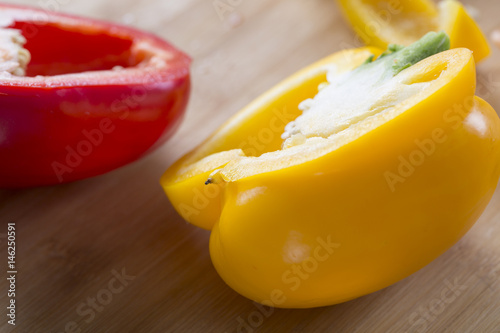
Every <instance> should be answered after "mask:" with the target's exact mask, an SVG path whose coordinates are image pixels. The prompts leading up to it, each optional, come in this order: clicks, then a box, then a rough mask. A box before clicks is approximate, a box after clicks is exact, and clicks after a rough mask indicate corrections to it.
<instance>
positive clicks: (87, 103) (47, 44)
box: [0, 5, 191, 188]
mask: <svg viewBox="0 0 500 333" xmlns="http://www.w3.org/2000/svg"><path fill="white" fill-rule="evenodd" d="M0 18H1V19H2V21H4V20H5V19H8V20H9V21H8V22H9V23H10V25H9V26H8V27H9V28H14V29H19V30H20V31H21V32H22V34H23V36H24V37H25V38H26V39H27V43H26V45H25V48H26V49H28V50H29V51H30V53H31V57H32V60H31V62H30V63H29V64H28V68H27V72H26V76H24V77H16V76H1V77H0V187H2V188H19V187H30V186H40V185H51V184H58V183H65V182H70V181H75V180H79V179H83V178H87V177H91V176H95V175H99V174H102V173H105V172H108V171H111V170H113V169H115V168H117V167H120V166H122V165H125V164H127V163H130V162H132V161H134V160H136V159H138V158H140V157H141V156H143V155H144V154H145V153H147V152H149V151H151V150H152V149H154V148H156V147H157V146H159V145H160V144H162V143H163V142H164V141H165V140H166V139H167V138H168V137H170V136H171V135H172V134H173V133H174V131H175V130H176V129H177V127H178V126H179V124H180V121H181V120H182V116H183V114H184V111H185V108H186V105H187V102H188V98H189V92H190V75H189V66H190V62H191V60H190V58H189V57H188V56H187V55H185V54H184V53H182V52H181V51H179V50H177V49H176V48H174V47H173V46H172V45H170V44H169V43H167V42H165V41H163V40H162V39H160V38H158V37H156V36H154V35H152V34H149V33H145V32H142V31H139V30H136V29H132V28H129V27H124V26H120V25H115V24H111V23H106V22H101V21H97V20H92V19H87V18H80V17H75V16H71V15H66V14H59V13H53V12H50V13H49V12H46V11H42V10H38V9H33V8H28V7H20V6H12V5H0Z"/></svg>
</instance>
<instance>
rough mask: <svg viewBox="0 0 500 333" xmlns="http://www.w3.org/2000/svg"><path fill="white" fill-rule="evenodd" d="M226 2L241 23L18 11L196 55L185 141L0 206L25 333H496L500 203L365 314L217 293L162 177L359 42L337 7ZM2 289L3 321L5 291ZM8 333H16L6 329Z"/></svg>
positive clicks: (143, 11) (490, 21) (196, 11)
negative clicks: (299, 74) (109, 25)
mask: <svg viewBox="0 0 500 333" xmlns="http://www.w3.org/2000/svg"><path fill="white" fill-rule="evenodd" d="M222 1H223V3H225V4H229V5H228V6H230V7H231V8H227V9H230V11H228V12H225V13H223V17H222V18H221V17H220V16H219V13H218V11H217V9H216V7H214V1H213V0H183V1H178V0H175V1H174V0H163V1H162V0H143V1H133V0H122V1H101V0H51V1H49V0H21V1H19V0H16V3H23V4H29V5H36V6H42V7H45V8H55V9H57V10H60V11H65V12H70V13H75V14H80V15H87V16H92V17H96V18H102V19H108V20H112V21H116V22H122V23H127V24H130V25H133V26H136V27H139V28H142V29H146V30H149V31H152V32H154V33H156V34H158V35H160V36H162V37H165V38H167V39H168V40H170V41H172V42H173V43H174V44H176V45H177V46H178V47H180V48H182V49H183V50H185V51H186V52H188V53H189V54H191V55H192V56H193V58H194V63H193V67H192V72H193V83H194V89H193V93H192V99H191V102H190V106H189V109H188V113H187V117H186V119H185V121H184V124H183V126H182V128H181V129H180V131H179V132H178V133H177V134H176V135H175V137H174V138H173V139H172V140H170V141H169V142H168V143H167V144H166V145H164V146H163V147H162V148H161V149H159V150H158V151H156V152H155V153H153V154H152V155H150V156H148V157H146V158H144V159H143V160H141V161H139V162H136V163H134V164H132V165H129V166H127V167H124V168H121V169H119V170H117V171H114V172H112V173H109V174H107V175H104V176H100V177H96V178H93V179H88V180H85V181H80V182H77V183H73V184H68V185H63V186H54V187H47V188H38V189H31V190H22V191H0V221H1V226H0V228H1V230H0V233H1V235H0V236H2V238H0V241H1V243H0V247H1V253H2V255H3V257H2V258H1V259H0V260H1V261H2V267H3V268H4V271H6V269H5V268H6V261H7V258H6V257H7V255H6V244H7V241H6V239H5V237H6V232H7V224H8V223H9V222H15V223H16V228H17V258H16V259H17V264H18V267H17V271H18V273H17V285H16V291H17V293H16V300H17V303H16V304H17V325H16V327H15V328H16V330H15V331H16V332H66V331H67V332H79V331H81V332H238V331H240V332H290V331H292V332H405V331H408V332H500V282H499V280H500V223H498V222H499V220H500V190H499V191H497V193H496V195H495V197H494V198H493V200H492V202H491V204H490V205H489V207H488V209H487V210H486V211H485V213H484V214H483V216H482V217H481V219H480V220H479V221H478V223H477V224H476V225H475V226H474V228H473V229H472V230H471V231H470V232H469V233H468V234H467V235H466V236H465V237H464V238H463V239H462V240H461V241H460V242H459V243H458V244H457V245H455V246H454V247H453V248H452V249H451V250H449V251H448V252H447V253H445V254H444V255H442V256H441V257H440V258H438V259H437V260H435V261H434V262H433V263H431V264H430V265H428V266H427V267H425V268H424V269H422V270H421V271H419V272H417V273H416V274H414V275H412V276H411V277H409V278H407V279H405V280H403V281H401V282H399V283H397V284H396V285H393V286H391V287H389V288H386V289H384V290H381V291H379V292H376V293H374V294H371V295H368V296H365V297H362V298H359V299H357V300H354V301H351V302H348V303H345V304H340V305H336V306H330V307H323V308H317V309H308V310H280V309H274V310H272V311H269V312H265V313H263V312H262V310H260V309H259V307H257V306H256V305H255V304H254V303H252V302H251V301H249V300H247V299H245V298H243V297H241V296H239V295H238V294H237V293H235V292H234V291H232V290H231V289H230V288H228V287H227V286H226V285H225V284H224V283H223V281H222V280H221V279H220V278H219V276H218V275H217V273H216V272H215V270H214V268H213V267H212V264H211V262H210V258H209V254H208V239H209V232H207V231H203V230H199V229H197V228H195V227H193V226H191V225H188V224H186V223H185V222H183V220H182V219H181V218H180V217H179V216H178V215H177V213H176V212H175V211H174V209H173V208H172V206H171V205H170V203H169V202H168V200H167V198H166V197H165V195H164V194H163V192H162V189H161V187H160V186H159V184H158V180H159V178H160V176H161V174H162V173H163V171H164V170H165V169H166V168H167V167H168V166H169V165H170V164H171V163H173V162H174V161H175V160H176V159H177V158H179V157H180V156H181V155H183V154H184V153H186V152H188V151H189V150H190V149H192V148H193V147H194V146H195V145H197V144H198V143H200V142H201V141H202V140H203V139H204V138H205V137H207V136H208V135H209V134H210V133H211V132H212V131H213V130H214V129H216V128H217V127H218V126H219V125H220V124H221V123H222V122H223V121H224V120H226V119H227V118H228V117H229V116H231V115H232V114H234V113H235V112H237V111H238V110H239V109H240V108H241V107H243V106H244V105H245V104H247V103H248V102H249V101H251V100H252V99H253V98H255V97H256V96H258V95H259V94H260V93H262V92H264V91H265V90H267V89H268V88H270V87H271V86H273V85H274V84H275V83H277V82H279V81H280V80H281V79H283V78H284V77H286V76H287V75H289V74H291V73H293V72H294V71H296V70H297V69H299V68H301V67H303V66H305V65H307V64H309V63H311V62H313V61H315V60H317V59H319V58H321V57H324V56H326V55H328V54H330V53H332V52H335V51H337V50H339V49H340V48H341V46H342V45H354V43H355V42H354V41H355V39H354V37H353V35H352V33H351V31H350V30H349V28H348V27H347V26H346V24H345V22H344V20H343V19H342V18H341V16H340V13H339V10H338V8H337V7H336V5H335V3H334V1H332V0H307V1H306V0H287V1H285V0H281V1H264V0H258V1H257V0H251V1H250V0H238V1H237V0H222ZM466 2H467V3H469V4H473V5H474V7H475V8H476V9H478V11H479V14H480V19H481V21H480V22H481V25H482V27H483V29H484V31H485V32H486V33H487V34H489V33H490V32H491V31H492V30H493V28H494V27H495V26H496V25H497V24H498V25H500V17H499V16H498V13H499V11H500V2H498V1H494V0H481V1H480V0H477V1H472V0H469V1H466ZM219 4H220V3H219ZM346 43H347V44H346ZM499 53H500V52H499V51H498V50H494V52H493V55H492V56H491V58H490V59H489V60H488V61H486V62H484V63H482V64H481V65H480V66H479V69H478V71H479V86H480V89H479V94H480V95H481V96H483V97H485V98H486V99H487V100H488V101H489V102H490V103H491V104H492V105H493V106H494V107H495V108H496V109H497V110H500V93H499V90H500V64H499V61H498V60H499V59H500V54H499ZM1 163H6V162H5V161H1ZM27 163H29V161H28V160H27ZM5 274H6V273H5ZM450 285H452V287H450ZM449 288H452V289H453V290H454V293H453V294H450V293H449V292H448V291H449V290H450V289H449ZM0 290H1V295H0V304H1V307H2V308H3V309H4V313H5V311H6V310H5V307H6V306H7V305H8V303H7V302H8V298H7V280H6V279H2V282H1V288H0ZM96 298H97V301H95V299H96ZM92 302H96V303H95V304H94V305H92ZM99 302H100V303H99ZM92 306H94V308H92ZM243 322H244V323H245V324H241V323H243ZM0 329H1V332H11V331H13V330H12V329H13V327H12V326H10V325H8V324H7V317H6V316H5V314H4V315H3V319H0Z"/></svg>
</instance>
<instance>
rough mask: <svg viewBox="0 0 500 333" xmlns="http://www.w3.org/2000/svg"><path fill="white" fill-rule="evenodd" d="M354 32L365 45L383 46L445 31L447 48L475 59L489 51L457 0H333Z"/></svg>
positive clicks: (477, 60)
mask: <svg viewBox="0 0 500 333" xmlns="http://www.w3.org/2000/svg"><path fill="white" fill-rule="evenodd" d="M337 2H338V4H339V6H340V8H341V9H342V12H343V14H344V16H345V17H346V18H347V20H348V21H349V22H350V24H351V26H352V27H353V29H354V31H355V32H356V34H357V35H358V36H359V37H360V38H361V39H362V40H363V41H364V42H365V43H366V44H367V45H372V46H376V47H379V48H382V49H384V50H385V49H386V48H387V46H388V45H389V44H391V43H396V44H401V45H409V44H411V43H413V42H415V41H416V40H418V39H419V38H420V37H422V36H423V35H424V34H425V33H427V32H429V31H440V30H443V31H445V32H446V33H447V34H448V35H449V36H450V39H451V48H460V47H465V48H468V49H470V50H472V51H473V52H474V58H475V60H476V62H479V61H481V60H483V59H484V58H486V57H487V56H488V55H489V54H490V47H489V44H488V41H487V39H486V37H485V36H484V34H483V33H482V31H481V29H480V28H479V26H478V25H477V23H476V22H475V21H474V19H473V18H472V17H471V16H470V15H469V14H468V13H467V11H466V10H465V8H464V6H463V5H462V4H461V3H460V2H459V1H457V0H444V1H442V2H441V3H440V5H439V6H436V4H435V2H434V1H432V0H398V1H392V0H382V1H380V0H337Z"/></svg>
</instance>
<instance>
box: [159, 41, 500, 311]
mask: <svg viewBox="0 0 500 333" xmlns="http://www.w3.org/2000/svg"><path fill="white" fill-rule="evenodd" d="M380 53H381V52H380V51H377V50H375V49H368V48H362V49H357V50H348V51H343V52H340V53H337V54H334V55H332V56H330V57H328V58H326V59H323V60H322V61H320V62H318V63H316V64H314V65H312V66H310V67H308V68H306V69H304V70H302V71H300V72H299V73H297V74H295V75H294V76H292V77H291V78H289V79H287V80H285V81H284V82H283V83H281V84H280V85H278V86H277V87H275V88H273V89H272V90H271V91H269V92H268V93H266V94H264V95H263V96H262V97H260V98H258V99H257V100H256V101H255V102H253V103H252V104H250V105H249V106H248V107H247V108H245V109H243V110H242V111H241V112H240V113H238V114H237V115H236V116H235V117H233V118H232V119H231V120H230V121H229V122H228V123H226V124H225V125H223V126H222V128H221V129H219V130H218V131H217V132H216V133H215V134H214V135H213V136H212V137H211V138H210V139H208V140H207V142H205V143H203V144H202V145H201V146H199V147H198V148H196V149H195V150H194V151H192V152H191V153H189V154H188V155H186V156H185V157H184V158H182V159H181V160H180V161H178V162H177V163H175V164H174V165H173V166H172V167H171V168H170V169H169V170H167V172H166V173H165V175H164V176H163V178H162V180H161V183H162V185H163V187H164V189H165V191H166V193H167V195H168V197H169V198H170V200H171V202H172V204H173V205H174V207H175V208H176V209H177V211H178V212H179V213H180V214H181V215H182V216H183V217H184V218H185V219H186V220H188V221H189V222H191V223H193V224H196V225H198V226H200V227H203V228H206V229H212V233H211V238H210V254H211V258H212V261H213V263H214V266H215V268H216V270H217V271H218V273H219V274H220V276H221V277H222V278H223V279H224V281H225V282H226V283H227V284H228V285H229V286H231V287H232V288H233V289H235V290H236V291H238V292H239V293H240V294H242V295H244V296H246V297H248V298H250V299H252V300H254V301H257V302H260V303H262V304H265V305H271V306H275V307H285V308H306V307H316V306H324V305H330V304H335V303H340V302H344V301H347V300H350V299H353V298H356V297H359V296H362V295H365V294H368V293H371V292H374V291H376V290H379V289H381V288H384V287H386V286H389V285H390V284H392V283H395V282H397V281H399V280H401V279H403V278H404V277H406V276H408V275H410V274H412V273H414V272H415V271H417V270H418V269H420V268H422V267H423V266H425V265H426V264H428V263H429V262H431V261H432V260H434V259H435V258H436V257H437V256H439V255H440V254H442V253H443V252H444V251H446V250H447V249H448V248H450V247H451V246H452V245H453V244H454V243H456V242H457V241H458V240H459V239H460V238H461V237H462V236H463V235H464V234H465V233H466V232H467V230H468V229H469V228H470V227H471V226H472V225H473V224H474V222H475V221H476V220H477V219H478V217H479V216H480V215H481V213H482V212H483V210H484V209H485V207H486V205H487V204H488V202H489V200H490V199H491V197H492V195H493V193H494V191H495V188H496V185H497V182H498V179H499V177H500V119H499V118H498V116H497V114H496V113H495V111H494V110H493V109H492V108H491V106H489V105H488V104H487V103H486V102H485V101H483V100H481V99H479V98H478V97H475V96H474V94H475V64H474V59H473V56H472V53H471V52H470V51H469V50H467V49H463V48H459V49H453V50H450V51H445V52H442V53H439V54H436V55H434V56H432V57H429V58H427V59H425V60H422V61H420V62H418V63H417V64H415V65H413V66H411V67H409V68H406V66H403V68H406V69H403V70H402V71H401V72H398V73H399V74H396V75H395V76H394V78H395V79H396V81H397V82H398V84H399V83H401V86H400V85H396V87H397V88H396V89H395V90H388V91H389V93H388V94H386V95H383V96H381V97H380V100H379V101H378V102H377V103H375V104H374V105H375V106H377V107H379V106H380V105H383V107H381V111H380V112H379V113H376V114H371V115H370V116H368V117H366V118H364V119H361V120H360V121H359V122H355V123H353V124H351V125H350V126H349V127H348V128H347V129H343V130H341V131H340V132H338V133H335V134H334V135H333V136H331V137H328V138H324V137H310V138H307V139H306V142H305V143H301V144H298V145H295V146H292V147H291V148H286V149H281V150H280V145H281V144H282V143H283V140H282V139H281V138H280V134H281V133H283V132H284V131H287V129H285V125H286V123H291V122H292V121H295V122H297V124H298V119H299V118H298V117H299V115H300V114H301V112H300V111H299V110H297V104H298V103H299V102H301V101H303V100H306V99H307V98H312V97H314V96H315V95H316V87H317V86H318V84H319V83H321V82H324V81H325V78H326V70H327V69H328V70H329V74H328V76H329V80H328V81H329V82H330V84H337V83H338V82H341V81H339V80H341V79H343V78H344V79H345V78H346V77H347V76H348V75H355V74H351V73H354V72H355V70H353V69H355V68H357V67H358V66H360V65H361V64H362V63H363V62H364V60H366V59H367V58H368V56H369V55H370V54H380ZM380 58H382V56H380ZM392 60H393V59H392V58H391V61H392ZM377 61H379V60H377ZM363 66H365V65H363ZM359 68H361V67H359ZM365 68H368V67H365ZM370 68H371V69H370V70H373V71H374V72H376V73H378V72H377V70H376V67H374V66H372V67H370ZM356 70H358V69H356ZM351 71H352V72H351ZM348 72H349V73H348ZM348 79H349V78H347V80H348ZM332 82H333V83H332ZM391 82H392V81H391ZM362 85H363V82H361V81H360V87H359V91H360V92H361V91H363V87H362ZM412 86H415V87H418V88H419V90H418V91H417V92H415V93H412V94H410V95H408V97H407V98H406V97H405V98H403V99H402V100H399V99H398V98H397V97H398V95H399V94H401V93H403V92H407V91H409V90H408V89H411V88H412ZM327 88H328V87H327ZM327 88H324V89H327ZM318 95H319V94H318ZM353 95H356V93H353ZM363 98H364V97H363V96H361V95H360V96H358V97H357V99H359V100H363ZM391 101H396V103H392V102H391ZM391 103H392V104H391ZM284 109H286V112H284V111H283V110H284ZM276 110H277V111H276ZM353 111H355V110H353ZM280 112H282V113H280ZM308 112H309V111H308ZM297 126H299V125H297ZM252 138H254V139H252ZM307 140H310V141H307ZM207 180H208V181H207ZM205 184H207V185H205Z"/></svg>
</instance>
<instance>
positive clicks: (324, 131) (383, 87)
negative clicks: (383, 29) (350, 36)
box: [281, 32, 450, 149]
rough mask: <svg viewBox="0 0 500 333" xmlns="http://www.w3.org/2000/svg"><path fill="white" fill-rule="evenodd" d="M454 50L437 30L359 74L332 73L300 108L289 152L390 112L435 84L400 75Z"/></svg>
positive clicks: (287, 137) (289, 132)
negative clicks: (314, 94) (413, 80)
mask: <svg viewBox="0 0 500 333" xmlns="http://www.w3.org/2000/svg"><path fill="white" fill-rule="evenodd" d="M449 48H450V41H449V37H448V36H447V35H446V34H445V33H444V32H439V33H435V32H431V33H429V34H427V35H425V36H424V37H423V38H422V39H420V40H419V41H417V42H415V43H414V44H412V45H410V46H408V47H402V46H397V45H391V46H389V49H388V50H387V51H386V52H384V53H383V54H382V55H381V56H379V57H378V59H377V60H375V61H373V60H372V58H369V59H368V60H367V62H366V63H364V64H363V65H361V66H359V67H358V68H356V69H354V70H353V71H350V72H347V73H343V74H341V75H331V74H330V73H329V74H328V75H327V81H328V83H327V84H324V85H322V86H321V87H320V91H319V92H318V94H317V95H316V96H315V97H314V98H312V99H307V100H305V101H303V102H302V103H301V104H300V105H299V109H300V110H302V115H300V116H299V117H297V118H296V119H295V120H294V121H292V122H290V123H288V124H287V126H286V127H285V131H284V133H283V134H282V136H281V137H282V139H283V140H284V141H283V148H284V149H286V148H290V147H294V146H298V145H301V144H304V143H306V142H307V141H308V140H309V139H312V138H325V139H328V138H331V137H332V136H334V135H335V134H337V133H339V132H341V131H343V130H345V129H347V128H348V127H350V126H352V125H354V124H356V123H359V122H361V121H363V120H364V119H367V118H368V117H372V116H375V115H377V114H379V113H381V112H384V111H388V110H390V109H392V108H394V107H395V106H396V105H398V104H400V103H401V102H403V101H404V100H406V99H408V98H410V97H411V96H413V95H415V94H417V93H418V92H420V91H422V90H423V89H425V88H426V86H428V85H430V84H431V82H432V81H429V82H416V83H414V84H411V85H408V84H407V82H406V78H405V77H404V76H398V74H399V73H400V72H401V71H403V70H404V69H406V68H408V67H410V66H412V65H414V64H416V63H417V62H419V61H420V60H423V59H425V58H428V57H430V56H432V55H434V54H437V53H440V52H442V51H445V50H448V49H449Z"/></svg>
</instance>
